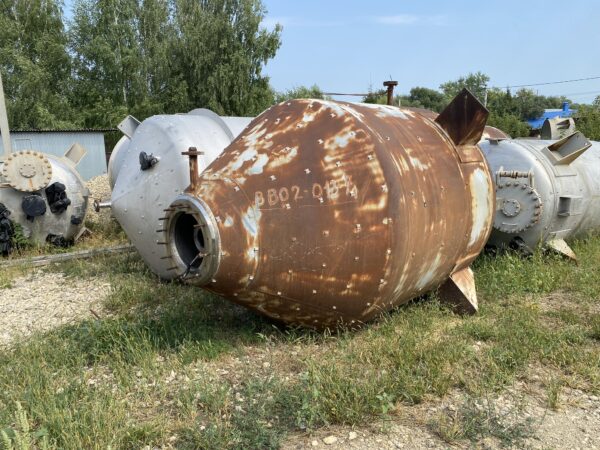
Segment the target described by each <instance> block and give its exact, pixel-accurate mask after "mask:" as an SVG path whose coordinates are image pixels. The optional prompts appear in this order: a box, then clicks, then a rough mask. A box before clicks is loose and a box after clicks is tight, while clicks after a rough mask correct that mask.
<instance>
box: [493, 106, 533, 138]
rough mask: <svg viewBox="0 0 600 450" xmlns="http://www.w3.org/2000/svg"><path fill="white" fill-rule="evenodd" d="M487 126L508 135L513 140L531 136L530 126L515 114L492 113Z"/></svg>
mask: <svg viewBox="0 0 600 450" xmlns="http://www.w3.org/2000/svg"><path fill="white" fill-rule="evenodd" d="M487 124H488V125H490V126H492V127H496V128H498V129H499V130H502V131H504V132H505V133H508V135H510V136H511V137H513V138H516V137H523V136H529V130H530V128H529V125H528V124H527V123H526V122H524V121H523V120H521V118H520V117H519V116H516V115H514V114H497V113H495V112H491V113H490V115H489V117H488V121H487Z"/></svg>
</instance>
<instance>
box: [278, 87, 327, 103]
mask: <svg viewBox="0 0 600 450" xmlns="http://www.w3.org/2000/svg"><path fill="white" fill-rule="evenodd" d="M293 98H320V99H327V98H328V97H327V96H326V95H323V91H321V89H320V88H319V86H317V85H316V84H313V85H312V86H310V87H306V86H296V87H294V88H292V89H289V90H287V91H285V92H278V93H277V94H276V95H275V102H276V103H281V102H284V101H286V100H291V99H293Z"/></svg>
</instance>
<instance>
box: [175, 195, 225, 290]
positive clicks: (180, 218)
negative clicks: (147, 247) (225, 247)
mask: <svg viewBox="0 0 600 450" xmlns="http://www.w3.org/2000/svg"><path fill="white" fill-rule="evenodd" d="M167 223H168V224H167V227H166V232H167V233H166V234H167V242H166V243H167V245H168V246H169V249H168V251H169V254H170V257H171V260H172V262H173V263H174V266H173V268H172V270H176V273H177V275H178V276H180V277H184V278H188V277H193V278H194V282H195V283H206V282H209V281H211V280H212V277H213V275H214V273H215V272H216V270H217V267H218V265H219V259H220V258H219V255H220V251H219V238H218V231H217V226H216V222H215V219H214V217H213V214H212V212H211V211H210V210H209V209H208V208H207V207H206V206H205V205H204V203H203V202H202V201H200V200H198V199H196V198H193V197H190V196H187V195H185V194H184V195H182V196H180V197H179V198H178V199H177V200H176V201H175V202H173V204H171V206H170V207H169V208H168V215H167Z"/></svg>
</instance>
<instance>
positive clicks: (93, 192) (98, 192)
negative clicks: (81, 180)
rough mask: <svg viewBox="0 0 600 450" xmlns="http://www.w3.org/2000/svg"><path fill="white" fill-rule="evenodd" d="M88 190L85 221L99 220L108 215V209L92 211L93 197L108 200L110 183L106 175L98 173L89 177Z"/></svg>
mask: <svg viewBox="0 0 600 450" xmlns="http://www.w3.org/2000/svg"><path fill="white" fill-rule="evenodd" d="M86 184H87V187H88V189H89V190H90V203H89V208H88V212H87V216H86V221H87V222H99V221H100V220H101V218H105V217H110V209H104V210H101V211H100V212H96V211H94V205H93V202H94V200H95V199H97V200H102V201H109V200H110V194H111V190H110V185H109V184H108V175H107V174H104V175H98V176H97V177H94V178H92V179H90V180H89V181H88V182H87V183H86Z"/></svg>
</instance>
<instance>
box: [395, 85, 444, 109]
mask: <svg viewBox="0 0 600 450" xmlns="http://www.w3.org/2000/svg"><path fill="white" fill-rule="evenodd" d="M447 103H448V102H447V99H446V97H445V96H444V94H442V93H440V92H438V91H436V90H435V89H429V88H425V87H414V88H412V89H411V90H410V94H409V95H407V96H402V97H401V104H402V106H412V107H415V108H425V109H429V110H431V111H435V112H438V113H439V112H442V110H443V109H444V108H445V107H446V105H447Z"/></svg>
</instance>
